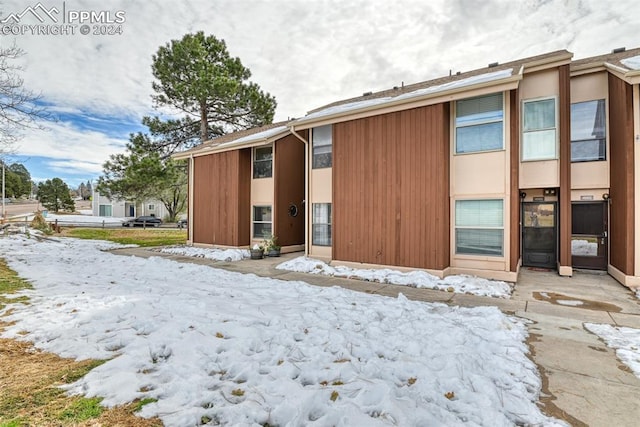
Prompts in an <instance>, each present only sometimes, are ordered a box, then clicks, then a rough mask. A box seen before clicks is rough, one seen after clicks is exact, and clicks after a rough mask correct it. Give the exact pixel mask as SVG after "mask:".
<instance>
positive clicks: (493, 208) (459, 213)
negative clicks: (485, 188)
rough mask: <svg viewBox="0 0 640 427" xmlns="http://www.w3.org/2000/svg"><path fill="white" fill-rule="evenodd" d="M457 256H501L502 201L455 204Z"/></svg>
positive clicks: (502, 241)
mask: <svg viewBox="0 0 640 427" xmlns="http://www.w3.org/2000/svg"><path fill="white" fill-rule="evenodd" d="M455 209H456V213H455V215H456V254H470V255H490V256H502V255H503V252H504V249H503V248H504V238H503V235H504V225H503V223H504V220H503V201H502V199H488V200H457V201H456V208H455Z"/></svg>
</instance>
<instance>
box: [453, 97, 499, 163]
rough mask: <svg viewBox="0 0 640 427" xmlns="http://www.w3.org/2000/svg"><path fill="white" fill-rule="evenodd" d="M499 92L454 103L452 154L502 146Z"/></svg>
mask: <svg viewBox="0 0 640 427" xmlns="http://www.w3.org/2000/svg"><path fill="white" fill-rule="evenodd" d="M503 118H504V108H503V96H502V93H495V94H493V95H486V96H478V97H476V98H469V99H462V100H460V101H457V102H456V153H457V154H461V153H473V152H478V151H490V150H501V149H502V148H503V147H504V136H503V135H504V130H503V124H502V122H503Z"/></svg>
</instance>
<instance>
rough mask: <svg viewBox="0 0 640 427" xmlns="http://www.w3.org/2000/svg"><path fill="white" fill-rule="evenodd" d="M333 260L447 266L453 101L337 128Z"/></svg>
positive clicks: (442, 267)
mask: <svg viewBox="0 0 640 427" xmlns="http://www.w3.org/2000/svg"><path fill="white" fill-rule="evenodd" d="M333 156H334V157H333V224H332V231H333V248H332V249H333V258H334V259H336V260H341V261H353V262H364V263H372V264H383V265H396V266H405V267H417V268H429V269H438V270H441V269H444V268H446V267H448V266H449V231H450V229H449V222H450V221H449V203H450V202H449V104H448V103H446V104H438V105H433V106H428V107H421V108H416V109H412V110H408V111H402V112H397V113H390V114H384V115H380V116H374V117H369V118H365V119H359V120H353V121H349V122H345V123H338V124H335V125H334V126H333Z"/></svg>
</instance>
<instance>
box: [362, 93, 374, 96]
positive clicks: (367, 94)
mask: <svg viewBox="0 0 640 427" xmlns="http://www.w3.org/2000/svg"><path fill="white" fill-rule="evenodd" d="M372 93H373V92H365V93H363V94H362V96H369V95H371V94H372Z"/></svg>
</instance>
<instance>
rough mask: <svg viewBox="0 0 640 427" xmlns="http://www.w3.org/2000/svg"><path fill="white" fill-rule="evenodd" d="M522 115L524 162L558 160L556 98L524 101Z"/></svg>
mask: <svg viewBox="0 0 640 427" xmlns="http://www.w3.org/2000/svg"><path fill="white" fill-rule="evenodd" d="M522 113H523V114H522V160H548V159H556V158H557V157H558V154H557V153H558V149H557V142H556V140H557V138H556V100H555V98H548V99H538V100H532V101H524V103H523V104H522Z"/></svg>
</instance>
